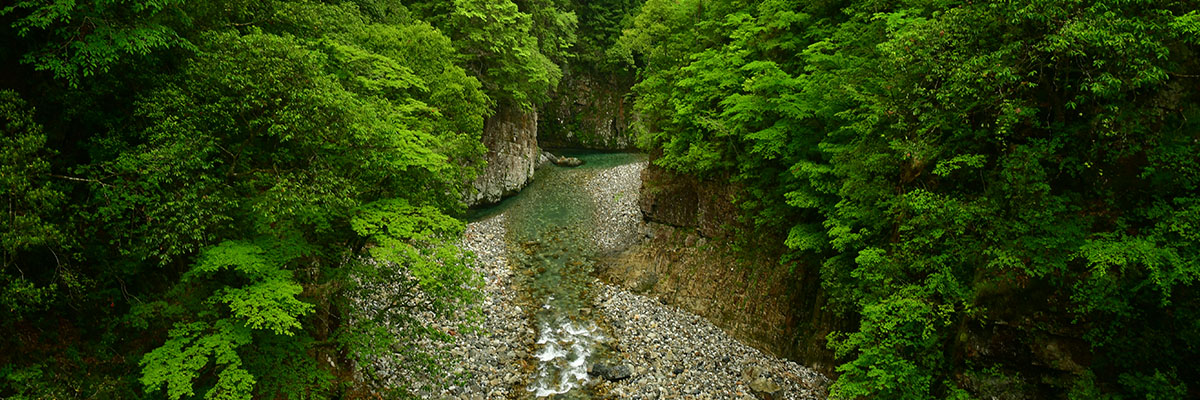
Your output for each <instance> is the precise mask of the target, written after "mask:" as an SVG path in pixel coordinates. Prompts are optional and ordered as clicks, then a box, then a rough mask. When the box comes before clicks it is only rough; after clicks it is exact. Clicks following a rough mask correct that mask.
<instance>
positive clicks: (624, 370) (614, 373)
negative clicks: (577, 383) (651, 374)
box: [591, 362, 633, 382]
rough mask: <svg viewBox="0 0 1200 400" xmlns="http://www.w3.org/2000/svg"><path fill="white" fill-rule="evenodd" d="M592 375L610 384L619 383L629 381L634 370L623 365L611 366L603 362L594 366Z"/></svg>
mask: <svg viewBox="0 0 1200 400" xmlns="http://www.w3.org/2000/svg"><path fill="white" fill-rule="evenodd" d="M591 374H592V375H594V376H598V377H600V378H603V379H604V380H606V381H609V382H617V381H622V380H625V379H629V377H630V376H632V375H633V370H631V369H629V367H628V366H626V365H623V364H617V365H609V364H606V363H602V362H601V363H595V364H592V370H591Z"/></svg>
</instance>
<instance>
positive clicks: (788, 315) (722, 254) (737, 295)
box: [600, 165, 846, 374]
mask: <svg viewBox="0 0 1200 400" xmlns="http://www.w3.org/2000/svg"><path fill="white" fill-rule="evenodd" d="M736 190H737V187H736V186H735V185H732V184H730V183H729V182H728V181H727V180H721V179H712V180H698V179H696V178H694V177H691V176H686V175H678V174H673V173H671V172H669V171H666V170H663V169H662V168H660V167H656V166H654V165H651V166H649V167H647V168H646V170H645V172H643V174H642V191H641V195H640V199H639V206H640V208H641V210H642V213H643V216H644V218H645V219H646V222H647V223H646V225H645V227H644V232H643V236H644V239H643V241H642V242H641V243H640V244H638V245H636V246H634V247H633V248H631V249H630V250H629V251H627V252H625V253H623V254H620V255H617V256H615V257H613V258H612V259H610V260H606V261H607V262H605V263H603V264H602V266H603V267H602V268H601V269H600V274H601V277H602V278H603V279H605V280H607V281H609V282H610V283H612V284H615V285H618V286H622V287H625V288H627V289H629V290H632V291H634V292H638V293H643V294H648V295H653V296H656V297H658V298H659V299H660V300H661V301H663V302H666V303H668V304H672V305H674V306H677V307H680V308H683V309H686V310H688V311H691V312H693V313H696V314H698V315H701V316H703V317H705V318H707V319H708V320H710V321H712V322H713V323H714V324H716V325H717V326H720V327H721V328H722V329H724V330H726V331H727V332H728V333H730V334H732V335H733V336H735V337H737V338H739V339H741V340H744V341H746V342H748V343H751V344H753V345H754V346H755V347H757V348H759V349H762V350H765V351H767V352H770V353H773V354H775V355H777V356H782V357H787V358H791V359H794V360H797V361H799V362H800V363H801V364H804V365H807V366H809V367H811V368H813V369H816V370H818V371H821V372H823V373H826V374H831V373H832V368H833V367H834V366H835V364H834V358H833V353H832V352H831V351H830V350H828V349H827V348H826V347H825V343H826V342H825V337H826V335H827V334H828V333H829V332H830V331H832V330H835V329H845V328H844V326H845V324H846V322H845V321H838V320H837V319H836V318H834V316H833V315H832V314H830V313H828V312H826V311H824V310H823V306H824V301H825V300H824V297H823V295H822V294H821V293H822V291H821V289H820V279H819V275H818V266H805V265H781V264H780V263H779V255H780V254H781V253H780V252H781V251H782V249H781V248H780V247H779V246H781V243H782V239H781V238H776V237H759V238H751V239H749V240H748V242H750V243H761V244H762V245H761V246H756V248H754V249H739V248H736V247H735V245H734V243H735V242H736V241H735V240H733V235H734V232H735V230H736V227H737V226H738V222H737V215H738V214H737V213H738V208H737V207H736V206H735V205H734V204H733V203H732V202H731V201H730V198H731V195H733V194H734V193H735V192H736Z"/></svg>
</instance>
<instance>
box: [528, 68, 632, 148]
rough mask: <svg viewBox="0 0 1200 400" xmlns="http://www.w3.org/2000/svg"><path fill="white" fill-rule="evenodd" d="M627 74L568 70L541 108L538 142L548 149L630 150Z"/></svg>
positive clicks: (630, 84)
mask: <svg viewBox="0 0 1200 400" xmlns="http://www.w3.org/2000/svg"><path fill="white" fill-rule="evenodd" d="M633 83H634V80H633V77H632V76H627V74H619V73H608V72H589V71H585V70H582V69H579V68H574V69H573V70H572V69H571V68H569V67H568V68H567V69H566V70H565V74H564V76H563V80H562V82H561V83H560V84H559V86H558V90H557V91H556V92H555V93H552V94H551V98H550V101H549V102H548V103H547V104H546V105H544V106H543V107H542V119H543V120H544V123H543V124H542V125H541V126H540V127H539V129H540V131H538V141H539V142H540V143H541V145H542V146H544V147H550V148H556V147H557V148H563V147H568V148H584V149H596V150H632V149H633V148H634V143H633V132H632V131H631V130H630V129H629V124H630V122H632V121H633V118H634V114H633V101H632V100H629V99H626V95H627V94H628V93H629V92H630V89H631V88H632V87H633Z"/></svg>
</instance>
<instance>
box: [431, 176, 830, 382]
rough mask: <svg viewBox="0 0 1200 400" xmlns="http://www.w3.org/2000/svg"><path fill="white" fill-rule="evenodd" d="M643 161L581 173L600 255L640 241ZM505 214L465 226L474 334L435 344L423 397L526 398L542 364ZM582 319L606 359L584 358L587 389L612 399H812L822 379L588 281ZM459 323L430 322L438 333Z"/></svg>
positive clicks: (693, 320)
mask: <svg viewBox="0 0 1200 400" xmlns="http://www.w3.org/2000/svg"><path fill="white" fill-rule="evenodd" d="M644 166H645V162H644V161H641V162H635V163H628V164H622V165H617V166H613V167H608V168H603V169H597V170H593V171H589V172H587V175H586V176H585V177H584V179H585V181H584V182H583V184H582V187H581V188H582V189H584V190H585V191H586V192H587V193H588V194H589V195H590V197H591V198H592V200H593V201H595V203H596V208H595V210H594V212H593V214H594V215H593V218H594V221H595V225H594V229H592V230H591V233H590V234H591V235H592V239H593V240H594V241H595V244H596V247H597V249H599V250H601V251H602V252H614V251H617V250H619V249H622V248H625V247H628V246H629V245H630V244H632V243H633V242H635V241H636V240H638V239H639V238H640V237H641V236H640V232H641V231H642V229H641V226H640V224H641V214H640V211H639V210H638V208H637V194H638V190H639V187H640V183H641V182H640V173H641V171H642V169H643V168H644ZM507 218H509V215H507V214H506V213H504V212H500V213H498V214H495V215H492V216H488V217H485V218H483V219H480V220H477V221H474V222H471V223H469V224H468V225H467V230H466V233H465V236H464V240H463V244H462V245H463V247H464V248H466V249H469V250H471V251H473V252H475V254H476V255H477V262H476V265H475V269H476V271H477V272H479V274H480V275H481V276H482V277H483V278H484V279H483V280H484V287H483V299H482V301H481V303H480V311H481V313H482V320H481V321H480V329H479V330H478V331H473V332H462V333H457V334H456V335H455V338H454V339H455V340H454V341H453V342H452V343H435V342H428V343H427V344H428V345H430V346H441V347H442V348H443V350H445V351H446V353H447V356H448V358H449V359H450V360H451V366H450V368H449V370H448V371H446V376H444V377H441V378H439V379H434V380H438V381H441V382H442V383H440V384H435V386H440V387H432V388H430V390H427V391H424V392H423V393H425V395H424V397H427V398H451V399H526V398H533V397H534V396H533V393H531V392H529V391H527V390H526V387H527V385H529V384H530V382H529V381H530V379H531V378H532V377H533V376H534V375H535V370H536V368H537V364H538V360H537V358H536V357H535V356H536V354H534V353H535V352H536V351H537V345H536V344H535V342H536V340H537V336H538V335H537V332H536V331H535V327H534V326H533V322H532V321H531V318H530V315H532V312H533V310H532V308H535V307H537V306H536V305H532V304H528V303H526V302H528V301H530V300H529V299H527V298H525V297H523V296H522V292H521V290H522V288H521V283H520V282H521V275H522V274H523V273H527V272H523V271H519V270H518V269H519V268H520V266H518V265H516V264H517V263H516V262H514V261H513V260H511V259H510V257H509V255H508V252H509V251H511V249H510V248H509V247H508V245H507V244H506V241H505V236H506V234H507V232H506V229H507V228H506V226H507V224H508V223H509V222H511V221H507V220H506V219H507ZM594 286H595V289H594V300H593V304H592V307H588V308H587V310H586V314H588V315H593V316H594V318H595V319H596V321H598V322H600V325H601V326H602V331H603V335H604V336H605V339H604V340H602V341H601V342H600V347H602V348H603V349H602V350H601V352H602V353H604V357H602V358H601V357H597V359H596V360H589V361H588V363H589V364H588V365H589V368H588V369H589V371H590V374H589V377H588V385H589V386H590V388H591V389H592V390H591V392H592V393H595V394H596V395H597V397H601V398H614V399H626V398H631V399H659V398H668V399H675V398H678V399H741V398H746V399H750V398H756V397H757V398H772V399H816V398H823V397H824V396H823V393H824V389H823V388H824V386H825V385H826V380H825V378H824V377H822V376H821V375H820V374H818V373H816V372H814V371H811V370H809V369H807V368H805V367H803V366H800V365H798V364H796V363H793V362H789V361H786V360H782V359H778V358H775V357H772V356H770V355H768V354H764V353H762V352H760V351H758V350H755V349H754V348H751V347H749V346H746V345H744V344H742V343H740V342H738V341H737V340H736V339H734V338H732V337H730V336H728V335H727V334H725V332H723V331H722V330H721V329H720V328H717V327H716V326H714V325H712V324H711V323H709V322H708V321H706V320H704V319H703V318H701V317H698V316H696V315H693V314H689V313H687V312H683V311H680V310H678V309H675V308H673V307H669V306H666V305H664V304H662V303H661V302H659V301H657V300H655V299H652V298H647V297H642V296H639V295H634V294H631V293H628V292H625V291H623V290H621V289H619V288H617V287H614V286H609V285H606V284H603V283H601V282H599V281H598V280H596V281H595V282H594ZM455 323H457V322H456V321H441V322H437V323H435V325H436V326H440V327H442V328H444V329H452V328H451V327H452V326H454V325H455Z"/></svg>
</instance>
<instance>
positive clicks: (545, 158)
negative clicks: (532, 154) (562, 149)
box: [537, 150, 558, 168]
mask: <svg viewBox="0 0 1200 400" xmlns="http://www.w3.org/2000/svg"><path fill="white" fill-rule="evenodd" d="M556 159H558V156H556V155H554V154H550V152H548V151H545V150H542V153H541V155H539V156H538V161H537V167H538V168H541V167H542V166H543V165H546V163H550V162H553V161H554V160H556Z"/></svg>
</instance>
